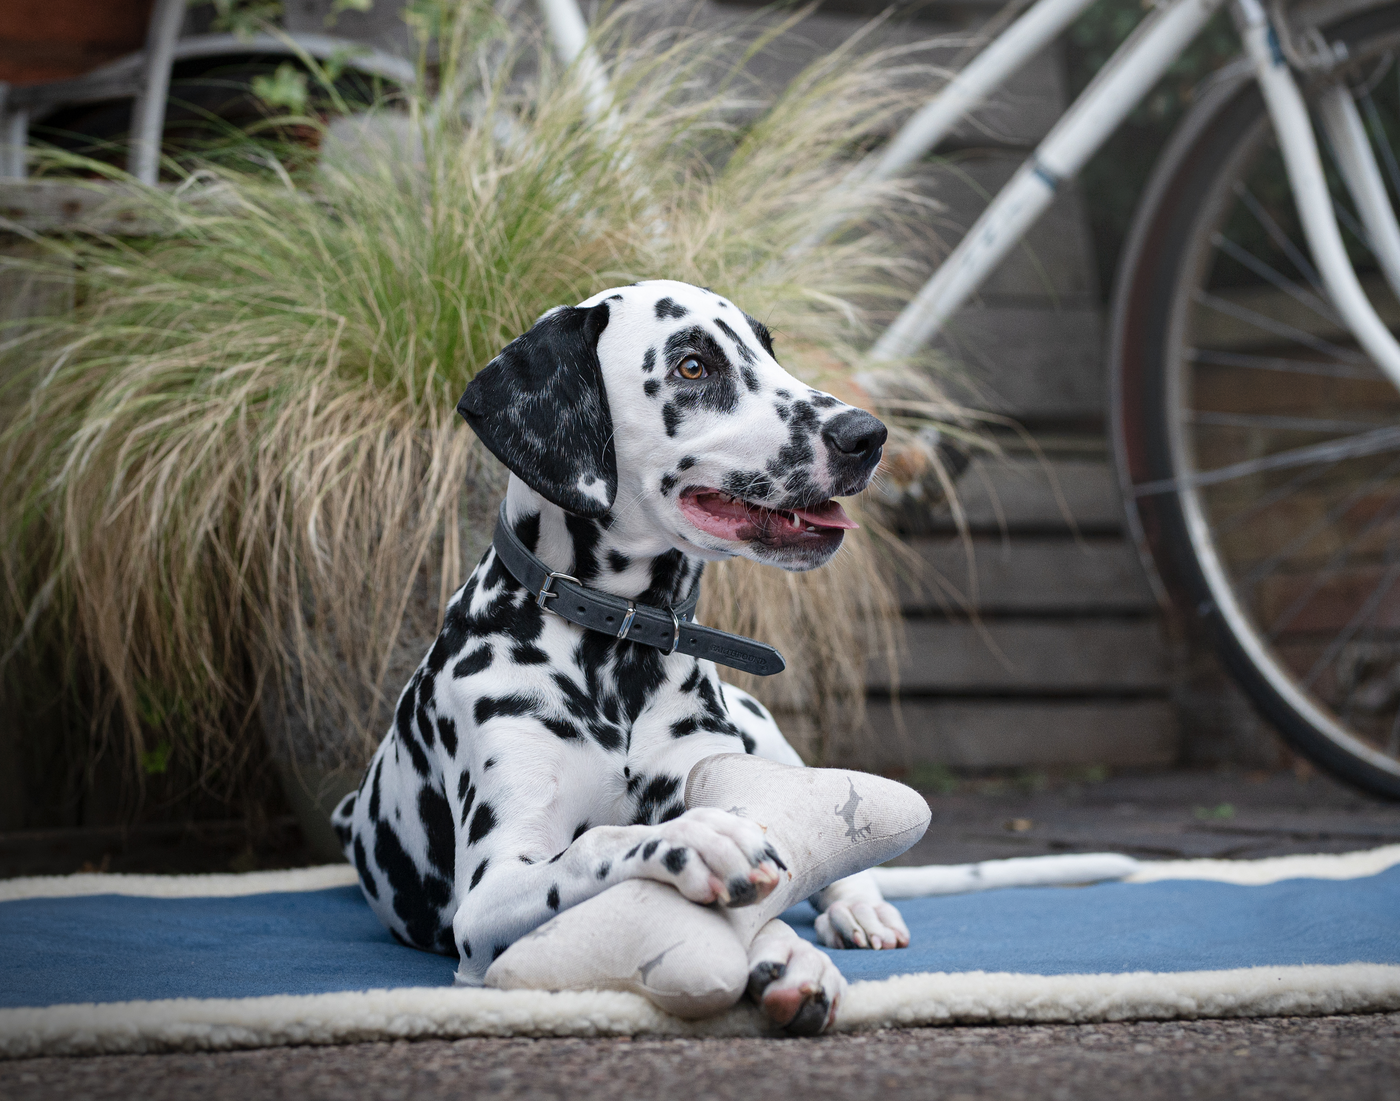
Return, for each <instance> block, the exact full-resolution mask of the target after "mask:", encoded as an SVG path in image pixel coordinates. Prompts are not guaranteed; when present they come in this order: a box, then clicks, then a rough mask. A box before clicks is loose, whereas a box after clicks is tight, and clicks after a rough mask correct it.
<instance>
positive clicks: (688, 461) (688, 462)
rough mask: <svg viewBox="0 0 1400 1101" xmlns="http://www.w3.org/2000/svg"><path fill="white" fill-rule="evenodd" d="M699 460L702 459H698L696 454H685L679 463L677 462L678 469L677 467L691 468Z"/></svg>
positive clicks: (682, 468) (681, 468)
mask: <svg viewBox="0 0 1400 1101" xmlns="http://www.w3.org/2000/svg"><path fill="white" fill-rule="evenodd" d="M699 461H700V460H699V459H697V458H696V457H695V456H694V455H687V456H685V458H683V459H681V461H680V462H678V463H677V464H676V469H677V470H689V469H690V468H691V467H692V466H694V465H695V464H696V463H698V462H699Z"/></svg>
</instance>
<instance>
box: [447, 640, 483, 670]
mask: <svg viewBox="0 0 1400 1101" xmlns="http://www.w3.org/2000/svg"><path fill="white" fill-rule="evenodd" d="M490 664H491V647H490V645H489V644H487V645H483V646H478V647H477V648H476V649H475V650H473V651H472V652H471V653H470V654H468V655H467V656H466V657H464V658H463V659H462V660H461V661H459V662H458V663H457V664H456V665H454V666H453V667H452V675H453V676H454V677H470V676H471V675H472V674H473V673H480V672H481V671H482V670H483V669H485V668H487V667H488V666H489V665H490Z"/></svg>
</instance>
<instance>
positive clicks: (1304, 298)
mask: <svg viewBox="0 0 1400 1101" xmlns="http://www.w3.org/2000/svg"><path fill="white" fill-rule="evenodd" d="M1211 244H1213V245H1214V246H1215V247H1216V248H1218V249H1219V250H1220V251H1221V252H1223V253H1224V254H1225V255H1226V256H1228V257H1230V259H1232V260H1234V261H1235V262H1236V263H1238V264H1241V265H1243V266H1244V267H1246V268H1248V269H1249V270H1250V271H1252V272H1253V273H1254V274H1255V275H1257V276H1259V277H1260V278H1261V279H1264V280H1266V281H1267V282H1269V283H1272V284H1273V285H1274V286H1275V287H1277V288H1278V289H1279V290H1281V291H1283V293H1284V294H1286V295H1288V296H1289V297H1290V298H1292V299H1294V300H1295V301H1297V302H1300V303H1302V304H1303V305H1304V306H1306V307H1307V308H1308V309H1310V310H1312V312H1313V313H1315V314H1317V315H1318V317H1321V318H1323V319H1324V320H1326V321H1330V322H1332V324H1334V325H1341V324H1342V319H1341V318H1340V317H1338V316H1337V314H1336V312H1335V311H1334V310H1333V309H1332V307H1331V305H1329V304H1328V303H1327V302H1325V301H1323V300H1322V299H1321V298H1319V297H1318V296H1317V295H1315V294H1310V293H1309V292H1307V291H1305V290H1301V289H1299V287H1298V284H1297V283H1295V282H1293V280H1291V279H1289V278H1288V277H1287V276H1286V275H1283V274H1282V273H1281V272H1279V271H1278V270H1277V269H1276V268H1273V267H1271V266H1270V265H1268V264H1266V263H1264V261H1263V260H1260V259H1259V258H1258V257H1257V256H1255V255H1254V254H1253V253H1252V252H1250V251H1249V250H1248V249H1243V248H1240V246H1239V245H1237V244H1235V242H1234V241H1232V240H1230V238H1228V237H1226V236H1225V235H1224V234H1223V233H1217V234H1215V235H1214V236H1213V237H1211Z"/></svg>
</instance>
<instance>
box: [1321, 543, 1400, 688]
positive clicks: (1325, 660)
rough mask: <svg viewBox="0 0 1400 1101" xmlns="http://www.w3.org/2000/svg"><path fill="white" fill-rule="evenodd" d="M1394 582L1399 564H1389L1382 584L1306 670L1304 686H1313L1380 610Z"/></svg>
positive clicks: (1397, 574) (1399, 578)
mask: <svg viewBox="0 0 1400 1101" xmlns="http://www.w3.org/2000/svg"><path fill="white" fill-rule="evenodd" d="M1396 581H1400V562H1394V563H1391V566H1390V568H1389V569H1388V570H1386V572H1385V578H1384V579H1383V583H1382V584H1380V585H1377V586H1376V588H1375V589H1374V590H1373V591H1372V593H1371V595H1370V596H1369V597H1367V599H1366V602H1365V603H1364V604H1363V605H1362V606H1361V608H1360V609H1359V610H1358V611H1357V613H1356V614H1355V615H1354V616H1352V618H1351V620H1350V621H1348V623H1347V625H1346V627H1344V628H1343V629H1342V632H1341V634H1339V635H1338V636H1337V637H1336V638H1335V639H1333V640H1332V641H1331V643H1329V644H1328V646H1327V649H1326V650H1324V651H1323V652H1322V656H1321V657H1320V658H1318V659H1317V661H1316V662H1314V663H1313V667H1312V668H1311V669H1310V670H1308V673H1307V676H1305V677H1303V684H1304V685H1306V686H1307V687H1308V688H1311V687H1312V686H1313V683H1314V682H1315V681H1316V680H1317V678H1318V677H1319V676H1321V675H1322V672H1323V670H1325V669H1326V668H1327V667H1328V666H1329V665H1331V664H1332V662H1333V660H1335V658H1336V657H1337V655H1338V654H1340V653H1341V652H1342V648H1343V647H1344V646H1346V644H1347V643H1348V642H1350V641H1351V640H1352V637H1353V636H1354V635H1355V634H1356V632H1357V631H1358V630H1360V629H1361V627H1362V626H1363V625H1364V624H1365V623H1366V622H1367V620H1369V619H1370V618H1371V616H1373V615H1375V614H1376V612H1377V610H1378V609H1379V608H1380V605H1381V601H1382V600H1384V599H1385V597H1386V594H1388V593H1389V592H1390V590H1391V589H1392V588H1394V586H1395V582H1396Z"/></svg>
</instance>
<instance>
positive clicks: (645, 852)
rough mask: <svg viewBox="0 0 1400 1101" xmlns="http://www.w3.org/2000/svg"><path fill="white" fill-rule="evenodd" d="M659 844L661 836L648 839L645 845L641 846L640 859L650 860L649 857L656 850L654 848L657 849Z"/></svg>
mask: <svg viewBox="0 0 1400 1101" xmlns="http://www.w3.org/2000/svg"><path fill="white" fill-rule="evenodd" d="M660 844H661V838H659V837H654V838H652V839H651V840H650V841H648V842H647V843H646V844H645V845H643V846H642V859H643V860H650V859H651V857H652V854H653V853H654V852H656V850H657V848H658V847H659V846H660Z"/></svg>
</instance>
